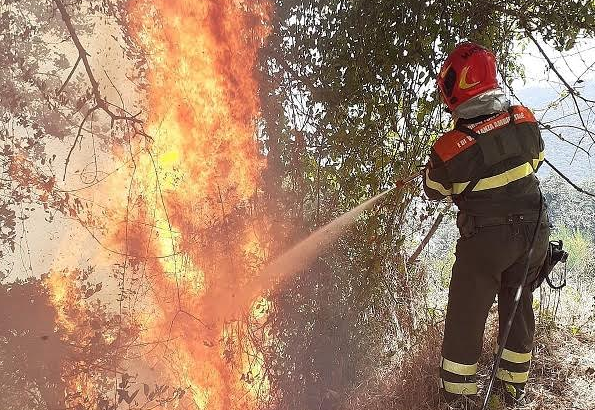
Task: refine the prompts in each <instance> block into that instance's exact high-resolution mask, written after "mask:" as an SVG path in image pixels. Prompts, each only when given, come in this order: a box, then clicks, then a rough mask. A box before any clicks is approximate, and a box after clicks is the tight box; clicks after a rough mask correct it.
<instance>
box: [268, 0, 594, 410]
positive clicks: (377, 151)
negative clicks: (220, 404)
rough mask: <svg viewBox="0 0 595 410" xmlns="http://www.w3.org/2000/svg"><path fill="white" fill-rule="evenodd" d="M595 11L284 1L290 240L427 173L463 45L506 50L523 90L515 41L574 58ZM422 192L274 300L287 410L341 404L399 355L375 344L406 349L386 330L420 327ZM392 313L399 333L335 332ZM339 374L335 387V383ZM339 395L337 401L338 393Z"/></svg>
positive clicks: (278, 51)
mask: <svg viewBox="0 0 595 410" xmlns="http://www.w3.org/2000/svg"><path fill="white" fill-rule="evenodd" d="M562 10H563V12H562ZM594 16H595V8H594V7H593V6H592V4H591V3H590V2H574V1H572V2H570V1H565V2H554V1H547V2H540V3H539V5H535V4H529V3H526V2H523V3H518V4H508V3H506V4H504V3H502V2H487V1H464V2H439V1H426V2H418V1H401V2H393V1H375V2H369V1H355V0H354V1H345V0H331V1H324V2H323V1H316V0H280V1H277V9H276V15H275V20H274V22H273V23H274V24H273V33H272V35H271V37H270V38H269V44H268V45H267V47H266V49H265V50H263V59H262V61H263V67H262V71H263V81H262V84H263V85H262V105H263V117H264V142H265V149H266V152H267V154H268V156H267V161H268V170H267V176H266V181H265V183H266V190H267V193H268V194H269V196H270V197H271V198H272V200H271V202H272V203H273V205H272V209H271V211H270V213H272V214H274V215H275V219H276V220H279V221H284V222H283V223H280V224H279V227H278V228H279V229H278V230H277V231H278V232H283V227H284V226H286V225H294V226H296V227H297V230H296V231H294V233H293V235H291V234H290V235H288V236H283V235H279V236H280V239H283V240H285V241H289V242H294V241H296V240H297V239H298V238H301V237H303V236H304V235H306V234H307V232H309V231H310V230H311V229H313V228H314V227H317V226H320V225H322V224H324V223H325V222H327V221H329V220H331V219H333V218H334V217H335V216H337V215H338V214H340V213H341V212H343V211H345V210H347V209H350V208H351V207H353V206H354V205H355V204H358V203H360V202H362V201H363V200H364V199H366V198H368V197H370V196H372V195H373V194H376V193H378V192H380V191H382V190H383V189H386V188H387V187H389V186H391V185H392V184H393V183H394V181H395V180H396V179H398V178H399V176H404V175H407V174H410V173H412V172H416V170H417V166H418V165H421V164H423V163H424V161H425V156H426V153H427V151H428V148H429V145H430V143H431V141H432V140H433V139H434V138H435V137H436V135H437V134H438V133H439V131H440V130H441V129H443V128H444V126H445V125H446V121H447V118H446V117H445V116H444V115H443V114H442V113H441V111H440V107H439V101H438V99H437V95H436V93H435V92H434V78H435V76H436V70H437V68H438V67H439V65H440V63H441V61H442V60H443V58H444V56H445V54H446V53H447V52H448V51H449V50H450V49H451V48H452V47H453V46H454V45H455V44H456V43H458V42H459V41H461V40H462V39H471V40H476V41H479V42H482V43H484V44H485V45H486V46H488V47H490V48H492V49H493V50H495V51H496V53H497V54H498V55H499V56H500V65H501V67H500V69H501V73H502V74H503V76H504V80H505V81H506V83H507V84H508V85H510V84H511V81H512V79H513V78H518V77H519V76H520V75H521V74H522V72H521V70H520V67H519V65H518V63H517V61H516V56H515V54H514V52H513V50H512V48H511V44H512V41H513V40H515V39H521V38H525V37H526V34H527V33H531V35H537V36H539V35H541V36H542V37H543V38H544V39H546V40H547V41H551V43H552V44H554V46H555V47H557V48H559V49H565V48H567V47H571V46H572V44H573V43H574V41H575V39H576V38H577V36H580V35H584V34H587V35H592V34H593V33H594V29H595V26H594V22H595V20H594ZM568 21H573V24H572V25H569V24H568ZM417 194H418V189H417V188H415V187H413V188H411V189H407V190H405V191H403V192H398V193H395V194H394V195H393V196H392V197H391V199H390V200H388V201H386V203H385V204H384V206H383V207H381V208H380V209H379V210H377V211H375V212H371V213H369V214H368V215H366V216H365V217H364V220H363V221H362V223H361V225H359V226H358V229H357V230H356V231H355V232H353V233H352V234H351V235H350V236H349V238H346V239H345V240H344V241H340V242H339V243H338V244H337V246H336V247H335V248H334V249H333V250H332V251H331V252H329V253H328V254H325V255H323V256H322V257H321V259H320V260H319V262H318V263H317V264H316V265H315V266H313V267H312V268H311V269H309V270H308V271H307V272H303V274H301V275H299V276H298V277H296V278H295V279H294V280H292V281H291V283H288V284H287V289H286V290H285V291H281V292H278V293H277V294H275V295H273V298H274V301H275V304H276V306H277V310H276V312H275V314H274V320H273V321H272V325H273V329H274V334H275V335H277V337H278V338H279V339H280V340H282V343H280V345H279V346H278V351H276V352H275V354H277V355H278V359H277V360H276V361H275V360H273V361H272V362H273V363H275V366H273V369H274V371H273V372H272V373H271V379H272V385H273V387H274V389H273V390H274V391H275V394H277V395H278V403H277V408H283V409H302V408H313V407H316V408H334V406H337V405H338V403H340V402H341V400H343V399H344V397H345V394H346V392H347V391H349V386H352V385H353V384H354V383H356V382H357V380H358V378H359V377H360V376H361V366H362V364H363V363H367V362H369V361H371V360H378V354H379V350H380V351H382V350H383V349H388V350H390V343H388V344H386V345H384V347H379V348H377V349H370V348H369V347H368V346H369V345H368V344H367V343H366V340H368V338H369V339H373V340H376V341H378V343H380V345H381V344H382V343H381V341H383V340H392V343H394V338H391V337H390V336H387V333H386V332H389V333H388V334H389V335H390V334H393V335H394V332H395V329H403V328H406V326H405V325H404V324H405V323H406V322H407V321H409V322H411V318H407V313H408V312H411V311H412V310H413V311H415V306H416V302H417V301H419V298H421V296H419V294H418V293H416V292H412V293H408V291H407V290H408V289H415V288H417V287H419V286H418V284H419V283H422V284H423V283H426V280H425V279H424V278H421V281H420V280H419V278H416V279H417V281H413V278H411V277H409V275H408V274H407V270H406V265H405V264H404V262H403V260H404V259H405V258H404V255H403V253H404V250H403V248H402V247H401V244H402V242H403V238H402V232H403V230H402V226H403V225H404V223H405V221H406V220H407V219H408V218H410V217H411V216H410V214H408V210H409V206H410V204H411V203H412V199H413V198H414V197H415V195H417ZM433 207H434V206H433V205H431V204H430V205H426V207H425V209H424V210H422V211H421V213H418V215H417V216H415V217H414V219H416V220H417V219H418V218H419V219H421V220H423V219H425V218H427V217H428V214H429V213H430V212H432V211H433ZM418 222H419V221H418ZM413 223H414V222H413ZM338 255H341V256H340V257H339V256H338ZM338 258H339V259H338ZM390 268H392V269H390ZM395 292H396V298H395V297H393V296H394V293H395ZM330 295H332V297H331V296H330ZM320 299H322V300H325V301H326V305H325V306H324V307H322V306H320V302H319V300H320ZM401 300H403V301H405V302H404V303H399V301H401ZM411 306H413V307H414V308H413V309H411ZM387 307H388V308H387ZM391 310H395V311H396V312H398V313H399V314H398V315H397V316H398V317H400V319H399V320H400V321H399V322H397V324H396V325H394V324H392V325H388V326H387V325H386V324H387V323H390V322H389V321H383V320H381V322H380V324H378V323H377V324H376V325H375V326H371V327H369V328H367V327H366V326H365V323H364V322H365V321H358V322H357V323H356V324H353V325H351V324H350V325H348V326H345V325H341V328H340V331H339V329H337V328H336V327H335V325H334V324H331V323H332V322H331V323H329V318H332V319H330V320H334V319H335V318H343V317H347V316H346V312H350V313H349V315H350V317H359V318H365V317H367V314H368V313H369V312H375V313H377V314H378V312H387V311H388V312H390V311H391ZM352 312H353V313H352ZM351 315H353V316H351ZM380 317H384V316H383V314H380ZM314 329H315V330H314ZM320 329H323V330H324V336H321V333H320ZM362 329H365V330H363V331H362ZM406 336H407V334H406V332H405V334H401V335H400V337H399V338H397V339H400V340H401V341H403V340H405V341H406V340H407V337H406ZM338 337H341V338H342V339H343V340H342V341H338V340H337V338H338ZM322 340H324V341H327V342H322ZM329 340H330V341H332V343H331V342H328V341H329ZM355 346H360V347H362V346H364V347H363V348H359V349H358V348H356V347H355ZM329 354H333V355H334V357H333V358H329V357H328V355H329ZM317 358H324V359H319V360H317ZM342 363H348V364H349V367H348V369H349V371H343V369H344V367H343V364H342ZM276 366H277V367H276ZM278 366H280V367H278ZM358 369H360V370H358ZM329 374H332V375H333V383H332V386H330V385H328V383H329V381H328V380H327V379H325V378H324V377H322V376H321V375H329ZM329 390H330V391H333V392H334V393H336V394H332V395H331V396H332V397H331V398H329V397H328V392H329Z"/></svg>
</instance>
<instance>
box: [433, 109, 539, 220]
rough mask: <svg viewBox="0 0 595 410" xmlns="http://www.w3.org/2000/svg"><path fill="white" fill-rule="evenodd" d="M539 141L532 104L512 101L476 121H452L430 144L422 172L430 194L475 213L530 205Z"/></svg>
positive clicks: (535, 200)
mask: <svg viewBox="0 0 595 410" xmlns="http://www.w3.org/2000/svg"><path fill="white" fill-rule="evenodd" d="M543 159H544V143H543V139H542V138H541V134H540V132H539V128H538V126H537V121H536V120H535V117H534V115H533V113H532V112H531V110H529V109H528V108H526V107H523V106H520V105H517V106H512V107H510V109H509V110H508V111H507V112H502V113H496V114H494V115H492V116H489V117H488V118H485V119H483V120H481V121H478V122H475V123H466V124H462V123H461V121H459V122H457V125H456V127H455V129H453V130H452V131H450V132H447V133H446V134H444V135H443V136H442V137H440V138H439V139H438V140H437V141H436V142H435V143H434V145H433V147H432V151H431V154H430V160H429V162H428V164H427V166H426V169H425V172H424V191H425V193H426V195H427V196H428V198H430V199H443V198H445V197H452V199H453V201H454V202H455V203H456V204H457V205H458V207H459V209H461V210H466V211H470V212H471V211H472V212H474V213H477V214H481V213H483V211H485V212H486V213H493V212H492V210H497V211H502V212H506V211H507V210H509V209H507V208H510V207H511V204H512V208H514V209H518V208H519V207H521V208H524V209H529V208H535V207H537V206H539V205H538V203H539V195H540V194H539V189H538V185H539V182H538V181H537V178H536V177H535V172H536V171H537V170H538V169H539V167H540V165H541V164H542V162H543Z"/></svg>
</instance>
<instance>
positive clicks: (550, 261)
mask: <svg viewBox="0 0 595 410" xmlns="http://www.w3.org/2000/svg"><path fill="white" fill-rule="evenodd" d="M563 245H564V244H563V242H562V241H550V243H549V245H548V248H547V254H546V256H545V261H543V265H542V266H541V269H540V270H539V274H538V275H537V279H535V281H533V283H532V284H531V291H534V290H535V289H537V288H539V287H540V286H541V284H542V283H543V281H544V280H545V281H546V282H547V284H548V285H549V287H550V288H552V289H555V290H559V289H562V288H563V287H564V286H566V273H565V274H564V276H562V282H561V283H560V284H554V283H553V281H552V279H551V277H550V274H551V273H552V270H553V269H554V267H555V266H556V264H557V263H558V262H562V263H564V264H566V261H567V260H568V252H566V251H565V250H564V249H563ZM564 270H565V271H566V266H565V267H564Z"/></svg>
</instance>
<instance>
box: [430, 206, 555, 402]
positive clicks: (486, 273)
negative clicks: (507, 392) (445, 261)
mask: <svg viewBox="0 0 595 410" xmlns="http://www.w3.org/2000/svg"><path fill="white" fill-rule="evenodd" d="M537 219H538V214H537V211H532V212H531V213H525V214H518V215H510V216H507V217H499V218H489V217H488V218H486V217H481V218H480V217H473V216H469V215H467V214H464V213H459V216H458V218H457V226H458V227H459V231H460V233H461V237H460V239H459V241H458V242H457V247H456V252H455V256H456V261H455V264H454V266H453V269H452V278H451V282H450V290H449V295H448V309H447V313H446V324H445V329H444V342H443V345H442V359H441V362H440V387H441V389H442V391H443V393H446V396H447V398H455V397H460V395H475V394H477V383H476V371H477V363H478V360H479V356H480V354H481V349H482V342H483V333H484V328H485V323H486V319H487V316H488V311H489V309H490V307H491V306H492V304H493V302H494V300H495V297H496V295H498V314H499V324H500V335H499V337H498V340H499V341H500V340H501V337H502V332H503V331H504V328H505V324H506V321H507V319H508V317H509V315H510V312H511V310H512V307H513V304H514V297H515V293H516V290H517V288H518V285H519V284H520V283H521V281H522V279H523V275H524V270H525V266H526V262H527V257H528V249H529V247H530V243H531V239H532V237H533V234H534V232H535V226H536V223H537ZM536 235H537V236H536V240H535V246H534V251H533V254H532V257H531V261H530V262H529V272H528V280H527V283H526V286H525V287H524V288H523V291H522V294H521V299H520V302H519V306H518V308H517V311H516V315H515V317H514V322H513V325H512V329H511V331H510V334H509V336H508V339H507V341H506V345H505V349H504V353H503V354H502V361H501V362H500V368H499V369H498V373H497V378H498V379H500V381H502V382H506V384H507V385H509V386H510V387H513V386H515V387H516V388H518V389H519V390H520V391H522V390H523V389H524V385H525V383H526V382H527V378H528V375H529V366H530V361H531V351H532V349H533V334H534V331H535V317H534V314H533V307H532V300H533V295H532V293H531V290H530V283H531V282H532V281H533V280H534V278H535V277H536V276H537V273H538V271H539V268H540V266H541V265H542V263H543V261H544V259H545V255H546V251H547V246H548V242H549V222H548V218H547V214H546V212H545V210H544V211H543V213H542V221H541V223H540V226H539V228H538V230H537V234H536ZM496 348H497V347H496Z"/></svg>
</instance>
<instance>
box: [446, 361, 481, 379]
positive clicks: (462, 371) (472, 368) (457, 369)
mask: <svg viewBox="0 0 595 410" xmlns="http://www.w3.org/2000/svg"><path fill="white" fill-rule="evenodd" d="M440 365H441V366H442V368H443V369H444V370H446V371H447V372H450V373H454V374H458V375H460V376H473V375H474V374H475V373H477V363H475V364H462V363H457V362H453V361H451V360H448V359H445V358H444V357H443V358H442V360H441V361H440Z"/></svg>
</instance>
